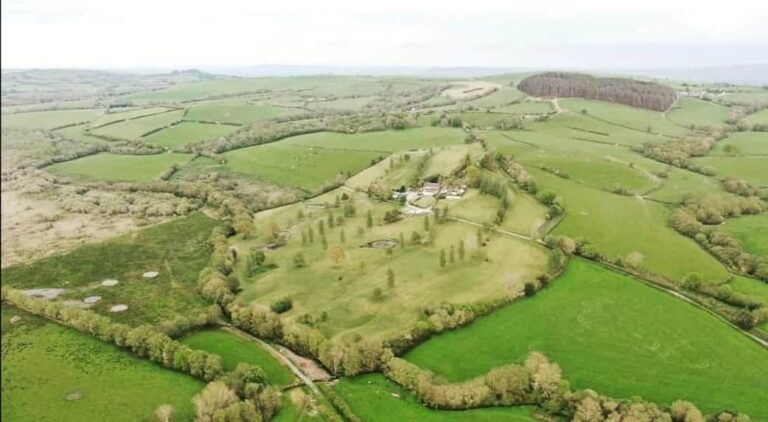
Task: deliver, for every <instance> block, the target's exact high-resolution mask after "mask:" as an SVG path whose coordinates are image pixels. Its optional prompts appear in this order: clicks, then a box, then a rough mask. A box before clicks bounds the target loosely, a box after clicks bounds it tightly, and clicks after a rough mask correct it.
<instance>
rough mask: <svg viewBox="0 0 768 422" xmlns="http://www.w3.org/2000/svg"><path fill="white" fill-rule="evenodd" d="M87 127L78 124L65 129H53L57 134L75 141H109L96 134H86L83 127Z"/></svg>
mask: <svg viewBox="0 0 768 422" xmlns="http://www.w3.org/2000/svg"><path fill="white" fill-rule="evenodd" d="M84 128H85V125H78V126H70V127H66V128H64V129H58V130H55V131H53V133H54V134H55V135H58V136H61V137H62V138H64V139H70V140H73V141H78V142H88V143H96V144H101V143H106V142H108V141H105V140H104V139H101V138H97V137H95V136H90V135H86V134H85V132H84V131H83V129H84Z"/></svg>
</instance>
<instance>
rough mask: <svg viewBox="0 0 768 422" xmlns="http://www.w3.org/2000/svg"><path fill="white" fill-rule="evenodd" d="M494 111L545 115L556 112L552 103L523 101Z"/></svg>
mask: <svg viewBox="0 0 768 422" xmlns="http://www.w3.org/2000/svg"><path fill="white" fill-rule="evenodd" d="M494 111H496V112H498V113H512V114H545V113H549V112H552V111H554V110H553V109H552V103H550V102H549V101H523V102H519V103H514V104H509V105H505V106H502V107H496V108H495V109H494Z"/></svg>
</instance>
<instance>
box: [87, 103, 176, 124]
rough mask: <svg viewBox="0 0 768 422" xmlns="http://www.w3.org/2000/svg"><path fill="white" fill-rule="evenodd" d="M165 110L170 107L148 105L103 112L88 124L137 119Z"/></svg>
mask: <svg viewBox="0 0 768 422" xmlns="http://www.w3.org/2000/svg"><path fill="white" fill-rule="evenodd" d="M167 111H170V109H168V108H165V107H149V108H139V109H135V110H129V111H118V112H112V113H104V114H102V115H100V116H99V117H97V118H95V119H93V121H91V123H90V124H89V126H91V127H99V126H104V125H108V124H111V123H114V122H118V121H121V120H130V119H138V118H142V117H146V116H149V115H151V114H158V113H163V112H167Z"/></svg>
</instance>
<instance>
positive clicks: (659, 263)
mask: <svg viewBox="0 0 768 422" xmlns="http://www.w3.org/2000/svg"><path fill="white" fill-rule="evenodd" d="M529 171H530V172H531V174H532V175H533V176H534V178H535V179H536V181H537V183H538V185H539V187H540V189H549V190H552V191H554V192H556V193H557V194H558V195H560V196H561V197H562V198H563V200H564V202H565V209H566V215H565V218H564V219H563V221H562V222H560V224H558V225H557V227H556V228H555V230H554V233H555V234H564V235H567V236H570V237H573V238H577V237H583V238H585V239H587V240H589V241H590V242H591V243H592V244H593V245H594V246H595V247H596V248H597V250H598V251H600V252H601V253H603V254H604V255H607V256H610V257H615V256H622V257H626V256H628V255H629V254H630V253H632V252H639V253H640V254H642V255H643V257H644V259H643V263H642V264H641V267H642V268H643V269H646V270H649V271H652V272H655V273H658V274H661V275H664V276H667V277H669V278H671V279H673V280H680V279H682V277H683V276H685V275H686V274H688V273H689V272H698V273H700V274H702V275H703V276H704V278H705V279H706V280H709V281H718V280H724V279H725V278H726V277H727V275H728V273H727V271H726V270H725V268H724V267H723V266H722V265H721V264H720V263H719V262H718V261H717V260H715V258H713V257H712V256H710V255H709V254H707V253H706V252H705V251H704V250H702V249H701V248H700V247H699V246H698V245H697V244H696V242H694V241H693V240H691V239H688V238H686V237H683V236H682V235H680V234H678V233H677V232H675V231H674V230H673V229H671V228H670V227H668V226H667V220H668V218H669V215H668V214H669V211H668V209H667V208H665V207H664V206H662V205H660V204H658V203H655V202H652V201H648V200H644V199H641V198H636V197H627V196H622V195H616V194H612V193H608V192H603V191H600V190H596V189H592V188H589V187H587V186H583V185H579V184H577V183H574V182H572V181H570V180H565V179H561V178H559V177H556V176H552V175H550V174H548V173H545V172H543V171H540V170H537V169H530V168H529ZM630 221H631V222H632V224H628V222H630Z"/></svg>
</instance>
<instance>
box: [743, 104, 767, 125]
mask: <svg viewBox="0 0 768 422" xmlns="http://www.w3.org/2000/svg"><path fill="white" fill-rule="evenodd" d="M765 100H768V98H765ZM744 121H745V122H746V123H748V124H750V125H767V124H768V109H765V110H760V111H758V112H757V113H753V114H750V115H748V116H747V117H745V118H744Z"/></svg>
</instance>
